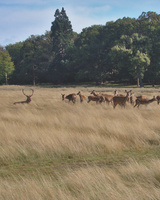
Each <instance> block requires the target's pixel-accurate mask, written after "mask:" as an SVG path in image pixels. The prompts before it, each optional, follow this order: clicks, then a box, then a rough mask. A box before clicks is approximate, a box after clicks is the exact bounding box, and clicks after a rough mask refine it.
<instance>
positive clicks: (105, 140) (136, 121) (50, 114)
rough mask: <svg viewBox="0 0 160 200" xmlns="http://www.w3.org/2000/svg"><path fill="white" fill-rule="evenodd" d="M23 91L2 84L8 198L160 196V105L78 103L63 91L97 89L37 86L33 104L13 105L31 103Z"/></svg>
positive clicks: (0, 136) (1, 157)
mask: <svg viewBox="0 0 160 200" xmlns="http://www.w3.org/2000/svg"><path fill="white" fill-rule="evenodd" d="M21 89H22V87H21V86H1V87H0V110H1V113H0V163H1V164H0V165H1V169H2V171H1V173H0V177H1V183H0V197H1V199H24V200H25V199H85V200H87V199H95V200H97V199H113V200H114V199H134V200H135V199H160V192H159V187H160V170H159V168H158V166H159V164H160V160H159V156H158V155H159V153H158V152H159V144H160V134H159V133H160V118H159V114H160V107H159V106H158V105H157V103H156V102H154V103H152V104H150V105H148V106H147V107H145V106H142V107H141V106H140V109H137V108H133V106H131V105H130V104H127V107H126V109H122V108H120V107H118V106H117V107H116V109H113V106H112V105H109V106H108V105H107V104H102V105H96V104H95V102H90V103H89V104H88V103H87V102H84V103H83V104H81V103H80V102H79V98H78V97H77V102H76V104H75V105H73V104H72V103H69V102H68V101H67V100H65V101H63V102H62V99H61V93H65V94H69V93H72V92H74V93H77V92H78V91H79V90H81V93H82V94H84V95H85V96H88V95H89V94H90V92H91V91H92V90H93V89H95V88H84V87H72V88H71V87H70V88H66V87H64V88H45V87H44V88H41V87H35V88H34V90H35V93H34V95H33V97H32V102H31V103H30V104H26V105H24V104H17V105H13V102H15V101H19V100H25V96H23V94H22V92H21ZM25 89H26V90H25V91H26V93H30V91H29V89H28V87H25ZM113 90H114V89H113V88H109V89H106V88H97V89H96V91H97V92H103V93H104V92H108V93H110V94H112V93H113ZM119 90H121V91H122V92H123V91H124V89H123V88H121V89H119ZM121 91H120V92H121ZM134 91H135V92H136V94H137V95H139V94H145V95H147V96H148V97H149V98H152V96H153V95H157V94H158V90H156V89H134ZM145 155H147V156H148V157H147V156H145Z"/></svg>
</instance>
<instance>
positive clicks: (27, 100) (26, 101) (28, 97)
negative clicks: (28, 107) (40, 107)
mask: <svg viewBox="0 0 160 200" xmlns="http://www.w3.org/2000/svg"><path fill="white" fill-rule="evenodd" d="M31 90H32V94H31V95H26V94H25V93H24V89H22V93H23V94H24V95H25V96H26V97H27V99H26V100H25V101H18V102H14V103H13V104H18V103H30V102H31V97H32V96H33V93H34V90H33V89H31Z"/></svg>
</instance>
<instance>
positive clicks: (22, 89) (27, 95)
mask: <svg viewBox="0 0 160 200" xmlns="http://www.w3.org/2000/svg"><path fill="white" fill-rule="evenodd" d="M31 90H32V94H31V95H26V94H25V93H24V89H22V92H23V94H24V95H25V96H26V97H31V96H33V93H34V90H33V89H31Z"/></svg>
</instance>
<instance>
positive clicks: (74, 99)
mask: <svg viewBox="0 0 160 200" xmlns="http://www.w3.org/2000/svg"><path fill="white" fill-rule="evenodd" d="M61 95H62V101H64V99H68V100H69V102H70V101H72V102H73V103H75V102H76V97H77V96H76V94H75V93H72V94H68V95H67V96H65V94H61Z"/></svg>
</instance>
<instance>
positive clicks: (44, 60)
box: [0, 8, 160, 86]
mask: <svg viewBox="0 0 160 200" xmlns="http://www.w3.org/2000/svg"><path fill="white" fill-rule="evenodd" d="M54 17H55V19H54V21H53V22H52V25H51V31H47V32H46V33H45V34H44V35H41V36H33V35H32V36H31V37H29V38H28V39H27V40H25V41H24V42H19V43H16V44H10V45H7V46H6V47H5V48H6V51H8V52H9V54H10V56H11V58H12V61H13V62H14V66H15V70H14V73H13V74H12V77H11V79H10V83H14V84H32V83H33V84H35V82H36V83H53V84H66V83H82V82H96V83H100V82H118V83H126V84H136V83H137V84H138V85H139V84H140V86H143V83H146V84H152V85H154V84H159V83H160V56H159V55H160V15H158V14H156V13H155V12H147V13H146V12H143V13H142V14H141V15H140V16H139V17H138V19H135V18H125V17H124V18H123V19H118V20H117V21H115V22H113V21H111V22H107V23H106V24H105V25H93V26H91V27H86V28H84V29H83V30H82V32H81V33H80V34H77V33H75V32H73V30H72V25H71V22H70V21H69V18H68V16H67V14H66V12H65V10H64V8H62V10H61V11H59V10H58V9H57V10H56V12H55V15H54ZM0 73H1V72H0Z"/></svg>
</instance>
